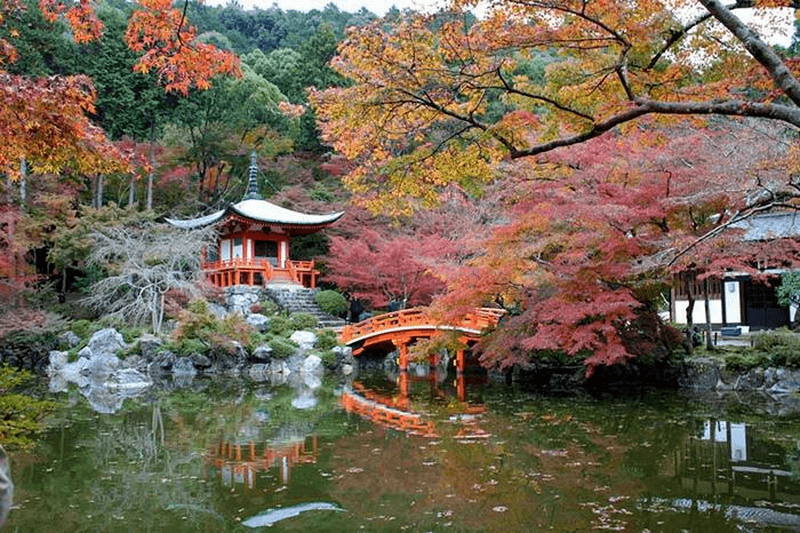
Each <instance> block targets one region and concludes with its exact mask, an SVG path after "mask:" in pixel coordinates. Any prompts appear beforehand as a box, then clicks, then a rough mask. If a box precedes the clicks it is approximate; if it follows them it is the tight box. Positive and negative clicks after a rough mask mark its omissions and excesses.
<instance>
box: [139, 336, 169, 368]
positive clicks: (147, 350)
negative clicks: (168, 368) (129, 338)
mask: <svg viewBox="0 0 800 533" xmlns="http://www.w3.org/2000/svg"><path fill="white" fill-rule="evenodd" d="M163 344H164V341H162V340H161V339H159V338H158V337H156V336H155V335H151V334H149V333H145V334H144V335H142V336H141V337H139V350H140V351H141V352H142V357H144V358H145V359H147V360H148V361H152V360H153V359H154V358H155V357H156V354H157V353H158V351H159V350H160V349H161V346H163Z"/></svg>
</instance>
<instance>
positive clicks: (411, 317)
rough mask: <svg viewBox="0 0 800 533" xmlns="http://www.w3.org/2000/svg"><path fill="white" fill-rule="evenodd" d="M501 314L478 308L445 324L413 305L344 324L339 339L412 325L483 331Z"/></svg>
mask: <svg viewBox="0 0 800 533" xmlns="http://www.w3.org/2000/svg"><path fill="white" fill-rule="evenodd" d="M503 314H505V311H504V310H502V309H492V308H488V307H487V308H480V309H476V310H475V311H473V312H470V313H468V314H467V315H465V316H464V317H463V318H462V319H461V321H460V322H459V323H457V324H447V323H442V322H441V321H439V320H438V319H434V318H433V317H432V316H431V315H430V313H429V311H428V309H427V308H424V307H415V308H413V309H404V310H402V311H393V312H391V313H386V314H383V315H378V316H375V317H372V318H368V319H367V320H362V321H361V322H359V323H357V324H352V325H349V326H345V327H344V328H343V329H342V333H341V339H342V341H343V342H345V343H347V342H349V341H351V340H353V339H357V338H360V337H366V336H369V335H370V334H373V333H379V332H381V331H386V330H389V329H395V328H403V327H414V326H428V327H441V328H449V329H460V330H474V331H483V330H484V329H485V328H487V327H490V326H494V325H496V324H497V322H498V320H500V317H501V316H503Z"/></svg>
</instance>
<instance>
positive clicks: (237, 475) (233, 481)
mask: <svg viewBox="0 0 800 533" xmlns="http://www.w3.org/2000/svg"><path fill="white" fill-rule="evenodd" d="M318 453H319V449H318V446H317V437H316V435H312V436H308V437H304V438H298V439H296V440H290V441H281V442H266V443H264V444H256V443H255V441H250V442H249V443H246V444H241V443H234V442H226V441H222V442H220V444H219V445H217V446H214V447H213V448H212V449H211V450H210V453H209V457H210V460H211V461H212V464H213V465H214V466H215V467H217V468H218V469H219V475H220V479H221V481H222V484H223V485H224V486H226V487H231V488H233V489H236V488H240V487H241V488H242V489H243V490H244V491H246V492H250V491H253V490H255V488H256V474H258V473H259V472H266V471H269V470H270V469H272V468H275V469H277V471H278V476H279V480H280V483H281V484H282V485H288V484H289V482H290V480H291V477H292V468H293V467H294V466H296V465H298V464H314V463H316V462H317V457H318Z"/></svg>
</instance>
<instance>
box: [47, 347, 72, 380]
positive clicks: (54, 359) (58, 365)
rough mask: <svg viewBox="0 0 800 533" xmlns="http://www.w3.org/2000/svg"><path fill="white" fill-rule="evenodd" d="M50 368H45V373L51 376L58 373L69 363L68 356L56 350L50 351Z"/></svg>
mask: <svg viewBox="0 0 800 533" xmlns="http://www.w3.org/2000/svg"><path fill="white" fill-rule="evenodd" d="M49 357H50V366H48V367H47V373H48V374H49V375H51V376H52V375H53V374H55V373H56V372H58V371H60V370H61V369H62V368H64V366H65V365H66V364H67V363H68V362H69V354H68V353H67V352H61V351H58V350H51V351H50V356H49Z"/></svg>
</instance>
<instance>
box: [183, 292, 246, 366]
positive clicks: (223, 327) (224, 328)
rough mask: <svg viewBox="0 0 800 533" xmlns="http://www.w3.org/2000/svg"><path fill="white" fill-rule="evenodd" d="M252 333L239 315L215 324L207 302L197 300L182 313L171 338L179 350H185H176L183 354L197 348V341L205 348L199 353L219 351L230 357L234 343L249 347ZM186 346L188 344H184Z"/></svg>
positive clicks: (214, 317)
mask: <svg viewBox="0 0 800 533" xmlns="http://www.w3.org/2000/svg"><path fill="white" fill-rule="evenodd" d="M253 331H254V330H253V327H252V326H250V324H248V323H247V322H246V321H245V319H244V318H243V317H242V316H241V315H239V314H234V315H229V316H227V317H225V318H223V319H222V320H218V319H217V317H216V316H214V314H213V313H211V311H210V310H209V309H208V304H207V303H206V301H205V300H202V299H197V300H193V301H191V302H190V303H189V306H188V307H187V308H186V309H184V310H183V311H181V313H180V316H179V323H178V328H177V329H176V330H175V334H174V338H175V341H176V343H177V345H178V346H179V347H180V346H184V345H185V346H186V347H185V348H179V349H180V350H181V351H182V353H186V351H188V350H195V349H196V348H198V347H199V346H200V344H197V341H199V342H201V343H202V344H203V345H204V346H205V347H206V348H205V350H202V351H200V353H206V352H208V351H210V352H212V353H213V352H216V351H220V350H221V351H223V352H226V353H230V352H231V350H233V342H234V341H235V342H238V343H239V344H241V345H242V346H247V345H249V344H250V338H251V335H252V334H253ZM187 342H188V344H185V343H187Z"/></svg>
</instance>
